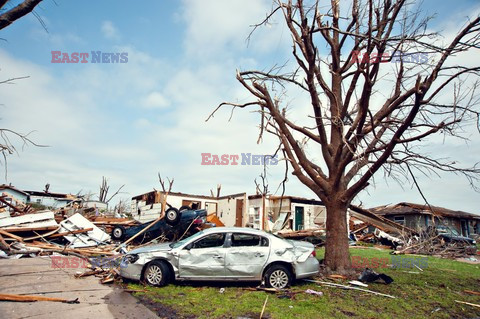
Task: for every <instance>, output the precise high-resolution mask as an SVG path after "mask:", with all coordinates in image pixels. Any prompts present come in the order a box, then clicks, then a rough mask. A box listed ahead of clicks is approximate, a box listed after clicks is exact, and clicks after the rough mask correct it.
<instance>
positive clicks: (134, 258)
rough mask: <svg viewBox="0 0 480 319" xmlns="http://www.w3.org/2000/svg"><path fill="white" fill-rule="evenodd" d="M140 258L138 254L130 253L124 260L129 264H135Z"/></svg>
mask: <svg viewBox="0 0 480 319" xmlns="http://www.w3.org/2000/svg"><path fill="white" fill-rule="evenodd" d="M138 258H139V257H138V255H136V254H130V255H126V256H125V259H124V260H125V261H126V262H127V263H129V264H133V263H135V262H136V261H137V260H138Z"/></svg>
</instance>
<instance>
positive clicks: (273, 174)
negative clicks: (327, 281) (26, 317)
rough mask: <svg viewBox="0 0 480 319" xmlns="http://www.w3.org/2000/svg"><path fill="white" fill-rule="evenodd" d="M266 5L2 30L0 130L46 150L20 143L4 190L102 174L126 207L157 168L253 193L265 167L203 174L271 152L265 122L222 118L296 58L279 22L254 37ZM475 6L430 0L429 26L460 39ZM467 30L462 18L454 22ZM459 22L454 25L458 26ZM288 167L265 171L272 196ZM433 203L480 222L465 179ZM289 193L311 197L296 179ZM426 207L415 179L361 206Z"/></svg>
mask: <svg viewBox="0 0 480 319" xmlns="http://www.w3.org/2000/svg"><path fill="white" fill-rule="evenodd" d="M271 6H272V2H271V0H228V1H225V0H202V1H200V0H188V1H187V0H184V1H174V0H168V1H142V2H141V5H132V2H127V1H119V0H110V1H64V0H57V1H55V2H54V1H52V0H45V1H44V2H43V3H42V4H41V5H40V6H39V7H38V8H37V9H36V10H35V11H36V13H37V14H38V16H39V17H41V20H42V21H43V23H44V24H45V27H46V29H47V30H45V29H44V28H43V27H42V25H41V23H40V22H39V21H38V19H37V18H36V17H35V16H33V15H29V16H27V17H25V18H23V19H21V20H18V21H17V22H15V23H14V24H13V25H11V26H10V27H8V28H6V29H4V30H2V31H1V34H0V38H2V41H0V81H1V80H6V79H9V78H13V77H23V76H28V78H27V79H22V80H17V81H15V82H14V83H11V84H3V85H0V112H1V113H0V126H1V127H2V128H9V129H13V130H16V131H19V132H22V133H28V132H31V133H30V135H29V137H30V138H31V139H32V140H34V141H35V142H36V143H38V144H43V145H48V147H32V146H28V147H26V148H23V149H22V147H21V145H20V144H19V141H16V143H17V144H16V145H17V146H19V154H18V155H16V154H14V155H12V156H10V157H9V158H8V176H7V177H6V178H5V177H4V176H3V174H2V180H3V181H2V182H6V183H12V184H13V185H15V186H17V187H19V188H22V189H31V190H41V189H43V187H44V185H45V184H46V183H50V184H51V186H50V190H51V191H52V192H65V193H77V192H79V191H82V192H83V193H87V192H89V191H91V192H92V193H97V192H98V186H99V184H100V182H101V179H102V176H105V177H107V178H108V179H109V182H110V184H111V188H112V189H113V188H118V187H119V186H121V185H123V184H125V188H124V190H125V193H123V194H122V195H121V198H129V197H131V196H134V195H137V194H139V193H144V192H147V191H150V190H152V188H154V187H155V188H157V189H158V188H160V185H159V182H158V178H157V173H158V172H160V173H161V174H162V175H163V176H168V177H174V178H175V183H174V187H173V190H174V191H180V192H185V193H194V194H205V195H206V194H209V191H210V189H215V188H216V185H217V184H222V194H224V195H225V194H230V193H237V192H244V191H246V192H247V193H250V194H252V193H254V191H255V184H254V182H253V181H254V179H255V178H256V177H258V175H259V174H260V173H261V172H262V167H261V166H255V165H250V166H247V165H244V166H242V165H237V166H232V165H228V166H216V165H214V166H206V165H201V153H212V154H218V155H222V154H230V155H240V154H241V153H251V154H270V153H272V152H273V151H274V150H275V143H274V142H275V141H274V140H273V138H271V137H266V138H265V139H264V141H263V143H260V144H257V136H258V127H257V126H258V123H259V115H258V114H257V113H252V112H249V111H248V110H236V111H235V113H234V115H233V117H232V119H231V120H230V121H229V118H230V110H229V109H221V110H220V111H219V112H218V113H217V114H216V115H215V117H214V118H213V119H211V120H209V121H208V122H205V120H206V118H207V117H208V116H209V114H210V113H211V112H212V111H213V110H214V109H215V107H216V106H217V105H218V104H219V103H221V102H222V101H239V102H242V101H246V100H247V99H248V95H247V94H246V92H244V90H243V89H242V87H241V86H240V85H239V84H238V83H237V82H236V80H235V72H236V69H242V70H243V69H253V68H256V69H268V68H269V67H271V66H273V65H275V64H281V63H284V62H285V61H287V60H288V59H289V58H290V51H291V47H290V38H289V35H288V33H287V32H286V30H285V29H284V27H283V26H282V24H281V23H280V22H281V20H280V19H278V21H277V22H279V23H272V24H271V25H269V26H267V27H265V28H262V29H260V30H258V32H255V33H254V35H253V37H252V38H251V40H250V41H246V39H247V36H248V34H249V33H250V31H251V27H250V26H251V25H252V24H254V23H257V22H259V21H261V20H262V19H263V18H264V17H265V14H266V13H267V12H268V11H269V9H271ZM479 8H480V7H479V5H478V2H477V1H474V0H472V1H467V0H458V1H455V5H454V6H453V5H451V2H447V1H445V2H440V3H438V2H437V1H434V0H429V1H426V2H425V7H424V12H425V14H433V13H438V15H437V18H436V19H435V20H434V21H433V22H432V25H431V27H432V28H434V29H436V30H446V29H447V30H451V28H452V27H460V26H461V25H462V24H463V23H464V21H465V19H466V17H467V16H468V15H469V14H470V15H471V14H472V12H478V11H479ZM457 21H458V23H457ZM452 24H453V26H452ZM52 51H61V52H66V53H68V54H71V53H73V52H79V53H82V52H86V53H89V54H90V56H89V58H88V61H89V63H70V64H68V63H52V62H51V61H52ZM92 51H101V52H103V53H127V54H128V61H127V62H126V63H91V52H92ZM434 150H435V152H436V155H437V154H438V155H439V156H444V157H452V158H455V159H456V160H458V161H459V162H461V163H465V164H466V165H468V164H472V163H475V162H476V161H478V155H477V154H480V142H479V136H478V135H474V134H473V135H472V136H471V140H470V142H468V143H465V142H458V141H450V140H447V141H442V142H441V143H438V145H435V148H434ZM283 170H284V166H283V163H282V162H281V163H280V164H279V165H277V166H270V168H269V171H268V174H269V176H268V178H269V186H270V190H271V191H272V192H275V190H276V188H277V185H278V183H279V182H280V180H281V179H282V177H283ZM419 183H420V184H421V186H422V187H423V189H424V193H425V195H426V196H427V198H428V199H429V201H430V203H431V204H434V205H439V206H444V207H448V208H455V209H461V210H465V211H470V212H474V213H480V209H479V208H478V206H479V205H478V204H480V200H479V194H478V193H476V192H474V191H473V190H471V189H470V188H469V185H468V183H467V181H466V180H465V179H463V178H462V177H461V176H456V175H441V177H437V176H431V177H421V178H419ZM287 193H288V194H290V195H296V196H303V197H307V198H314V194H313V193H311V192H310V191H309V190H308V189H306V188H305V187H304V186H302V185H301V184H300V183H299V182H298V181H297V180H296V179H295V177H294V176H290V177H289V181H288V184H287ZM401 201H409V202H418V203H423V200H422V198H421V196H420V195H419V194H418V192H417V191H416V189H415V188H414V187H413V185H412V184H411V183H404V184H403V185H401V186H400V185H398V184H397V183H395V182H394V181H392V180H384V179H383V178H382V177H381V176H378V177H377V178H376V183H375V185H372V186H371V187H369V188H368V189H367V191H365V192H364V193H362V194H361V195H360V197H359V198H358V199H357V200H356V203H357V204H358V203H360V202H362V203H363V205H364V206H366V207H370V206H376V205H381V204H389V203H396V202H401Z"/></svg>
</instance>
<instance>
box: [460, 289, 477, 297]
mask: <svg viewBox="0 0 480 319" xmlns="http://www.w3.org/2000/svg"><path fill="white" fill-rule="evenodd" d="M463 292H466V293H467V294H471V295H477V296H480V292H479V291H472V290H464V291H463Z"/></svg>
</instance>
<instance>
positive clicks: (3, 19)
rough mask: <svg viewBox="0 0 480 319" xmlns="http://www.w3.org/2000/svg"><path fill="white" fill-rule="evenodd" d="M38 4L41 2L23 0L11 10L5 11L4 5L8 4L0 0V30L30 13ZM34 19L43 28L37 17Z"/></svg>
mask: <svg viewBox="0 0 480 319" xmlns="http://www.w3.org/2000/svg"><path fill="white" fill-rule="evenodd" d="M40 2H42V0H25V1H23V2H21V3H20V4H18V5H17V6H15V7H13V8H11V9H6V8H5V5H6V4H7V3H8V0H0V30H1V29H3V28H6V27H8V26H9V25H10V24H12V23H13V22H15V21H16V20H18V19H20V18H21V17H23V16H25V15H27V14H29V13H30V12H32V11H33V9H35V7H36V6H37V5H38V4H40ZM36 17H37V19H39V21H40V22H41V23H42V25H43V26H44V27H45V25H44V24H43V22H42V20H41V19H40V18H39V16H36Z"/></svg>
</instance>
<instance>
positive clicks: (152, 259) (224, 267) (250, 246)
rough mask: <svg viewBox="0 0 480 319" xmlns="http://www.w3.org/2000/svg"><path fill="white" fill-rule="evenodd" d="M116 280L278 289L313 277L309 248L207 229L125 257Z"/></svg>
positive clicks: (257, 233)
mask: <svg viewBox="0 0 480 319" xmlns="http://www.w3.org/2000/svg"><path fill="white" fill-rule="evenodd" d="M123 264H124V266H123V267H121V268H120V275H121V276H122V277H124V278H127V279H132V280H144V281H145V282H146V283H148V284H150V285H153V286H164V285H166V284H168V283H169V282H170V281H171V280H172V279H175V280H215V281H223V280H230V281H232V280H233V281H262V280H265V284H266V285H267V287H272V288H276V289H283V288H285V287H287V286H289V285H290V284H291V283H292V282H293V281H294V280H296V279H302V278H307V277H311V276H314V275H316V274H318V271H319V262H318V260H317V258H316V257H315V247H314V246H313V245H312V244H311V243H307V242H301V241H291V240H285V239H282V238H279V237H277V236H274V235H272V234H269V233H266V232H264V231H261V230H256V229H252V228H241V227H221V228H210V229H206V230H203V231H200V232H198V233H196V234H195V235H193V236H191V237H188V238H185V239H183V240H180V241H178V242H172V243H161V244H158V245H150V246H146V247H141V248H137V249H134V250H132V251H130V252H128V254H127V255H125V257H124V259H123Z"/></svg>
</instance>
